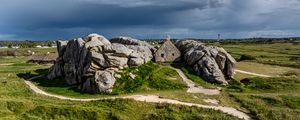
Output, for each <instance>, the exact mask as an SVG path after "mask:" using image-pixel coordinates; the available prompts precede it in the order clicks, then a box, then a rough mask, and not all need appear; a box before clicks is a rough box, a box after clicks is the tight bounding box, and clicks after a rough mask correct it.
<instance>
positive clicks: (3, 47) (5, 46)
mask: <svg viewBox="0 0 300 120" xmlns="http://www.w3.org/2000/svg"><path fill="white" fill-rule="evenodd" d="M0 48H8V47H7V46H0Z"/></svg>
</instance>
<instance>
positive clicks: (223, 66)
mask: <svg viewBox="0 0 300 120" xmlns="http://www.w3.org/2000/svg"><path fill="white" fill-rule="evenodd" d="M176 46H177V48H178V49H179V50H180V51H181V53H182V56H183V59H184V61H185V62H186V63H187V64H188V65H190V66H192V68H193V70H194V71H195V72H196V73H197V74H198V75H200V76H202V77H204V78H205V79H206V80H207V81H210V82H214V83H221V84H228V82H227V81H228V80H230V79H232V78H233V75H234V67H235V63H236V61H235V60H234V58H233V57H232V56H231V55H230V54H228V53H227V52H226V51H225V50H224V49H223V48H219V47H213V46H208V47H206V46H204V45H203V44H201V43H198V42H197V41H192V40H186V41H179V42H177V43H176Z"/></svg>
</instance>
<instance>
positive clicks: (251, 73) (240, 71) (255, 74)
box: [235, 69, 272, 77]
mask: <svg viewBox="0 0 300 120" xmlns="http://www.w3.org/2000/svg"><path fill="white" fill-rule="evenodd" d="M235 72H239V73H244V74H248V75H254V76H259V77H272V76H269V75H264V74H258V73H253V72H247V71H243V70H237V69H236V70H235Z"/></svg>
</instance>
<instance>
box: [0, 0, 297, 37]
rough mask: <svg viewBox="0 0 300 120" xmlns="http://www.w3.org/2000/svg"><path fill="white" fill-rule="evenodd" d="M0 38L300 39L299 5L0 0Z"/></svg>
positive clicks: (267, 0)
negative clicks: (168, 37)
mask: <svg viewBox="0 0 300 120" xmlns="http://www.w3.org/2000/svg"><path fill="white" fill-rule="evenodd" d="M0 2H1V4H0V16H2V17H0V38H1V39H60V38H61V39H65V38H73V37H80V36H82V35H85V34H88V33H90V32H97V33H100V34H103V35H104V36H107V37H112V36H117V35H129V36H133V37H139V38H161V37H164V35H165V34H171V35H172V36H173V37H178V38H184V37H201V38H215V36H216V34H218V33H221V34H222V36H224V37H228V38H229V37H260V36H274V37H281V36H297V35H298V34H299V33H298V32H299V31H300V30H299V27H300V25H299V24H297V20H299V18H300V14H299V12H298V11H299V10H300V8H299V7H298V6H299V5H300V4H299V0H290V1H285V0H164V1H161V0H48V1H40V0H22V1H20V0H10V1H4V0H0Z"/></svg>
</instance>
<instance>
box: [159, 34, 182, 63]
mask: <svg viewBox="0 0 300 120" xmlns="http://www.w3.org/2000/svg"><path fill="white" fill-rule="evenodd" d="M180 55H181V53H180V51H179V50H178V49H177V47H176V46H175V45H174V44H173V43H172V41H171V38H170V36H167V39H166V40H165V41H164V43H163V44H162V45H161V46H160V47H159V48H158V50H157V51H156V52H155V62H178V61H180Z"/></svg>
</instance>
